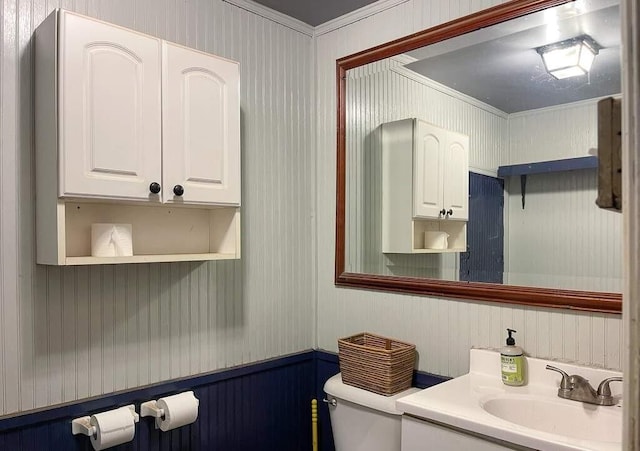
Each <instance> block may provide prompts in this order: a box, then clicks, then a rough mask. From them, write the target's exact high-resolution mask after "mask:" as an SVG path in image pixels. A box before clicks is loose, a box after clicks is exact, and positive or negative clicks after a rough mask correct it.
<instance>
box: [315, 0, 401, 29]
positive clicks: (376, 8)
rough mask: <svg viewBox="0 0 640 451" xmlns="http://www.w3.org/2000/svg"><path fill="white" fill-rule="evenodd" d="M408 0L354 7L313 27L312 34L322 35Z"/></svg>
mask: <svg viewBox="0 0 640 451" xmlns="http://www.w3.org/2000/svg"><path fill="white" fill-rule="evenodd" d="M408 1H409V0H379V1H377V2H375V3H371V4H370V5H367V6H363V7H362V8H360V9H356V10H355V11H352V12H350V13H347V14H344V15H342V16H340V17H338V18H336V19H333V20H330V21H329V22H325V23H323V24H320V25H318V26H317V27H315V33H314V34H315V36H322V35H323V34H327V33H330V32H332V31H335V30H337V29H338V28H342V27H345V26H347V25H350V24H352V23H354V22H357V21H359V20H362V19H366V18H367V17H369V16H373V15H374V14H378V13H380V12H382V11H385V10H387V9H390V8H393V7H394V6H398V5H400V4H402V3H406V2H408Z"/></svg>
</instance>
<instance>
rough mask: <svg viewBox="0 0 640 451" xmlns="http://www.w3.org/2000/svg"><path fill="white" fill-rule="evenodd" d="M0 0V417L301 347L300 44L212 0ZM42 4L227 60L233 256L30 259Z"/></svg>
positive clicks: (306, 231) (304, 277)
mask: <svg viewBox="0 0 640 451" xmlns="http://www.w3.org/2000/svg"><path fill="white" fill-rule="evenodd" d="M0 5H1V6H0V7H1V13H0V18H1V20H0V32H1V35H2V45H1V46H0V81H1V84H0V100H1V102H2V103H1V105H0V147H1V153H0V184H1V186H0V188H1V189H0V202H1V203H2V212H1V213H0V255H1V258H0V277H1V284H0V416H1V415H3V414H10V413H14V412H19V411H25V410H29V409H33V408H38V407H44V406H49V405H54V404H58V403H61V402H67V401H73V400H76V399H81V398H85V397H88V396H95V395H100V394H103V393H108V392H112V391H115V390H123V389H127V388H133V387H137V386H140V385H145V384H150V383H154V382H158V381H163V380H167V379H171V378H176V377H182V376H188V375H193V374H198V373H202V372H207V371H212V370H215V369H220V368H226V367H230V366H233V365H238V364H243V363H249V362H253V361H258V360H262V359H266V358H270V357H275V356H280V355H283V354H288V353H291V352H296V351H300V350H303V349H309V348H311V347H313V345H314V341H315V336H314V332H313V331H314V327H313V325H314V313H313V312H314V305H313V301H312V299H313V296H314V280H315V259H314V252H315V250H314V249H315V246H314V244H313V243H314V236H313V233H314V232H313V228H314V223H313V213H314V212H313V204H314V192H315V188H314V184H313V183H314V182H313V180H314V175H315V174H314V171H313V165H314V164H315V157H314V153H313V148H314V145H313V139H314V128H315V112H314V108H313V102H314V100H313V96H314V93H313V89H314V84H313V78H314V76H315V75H314V72H313V52H314V46H313V40H312V38H311V37H309V36H307V35H305V34H302V33H300V32H298V31H295V30H292V29H291V28H288V27H286V26H282V25H279V24H276V23H274V22H273V21H270V20H267V19H264V18H262V17H260V16H258V15H256V14H254V13H251V12H248V11H245V10H243V9H240V8H238V7H236V6H233V5H230V4H228V3H223V2H222V1H221V0H189V1H184V0H160V1H156V0H73V1H72V0H64V1H55V0H20V1H18V0H1V1H0ZM57 7H62V8H67V9H71V10H74V11H77V12H80V13H82V14H87V15H90V16H94V17H97V18H99V19H103V20H106V21H109V22H114V23H116V24H118V25H122V26H125V27H130V28H134V29H136V30H139V31H142V32H145V33H149V34H152V35H154V36H158V37H160V38H164V39H167V40H170V41H174V42H177V43H179V44H183V45H186V46H189V47H194V48H197V49H200V50H203V51H206V52H211V53H214V54H217V55H221V56H223V57H227V58H230V59H233V60H236V61H239V62H240V73H241V110H242V113H241V121H242V169H243V185H242V205H243V208H242V210H243V211H242V213H243V217H242V240H243V243H242V259H241V260H238V261H224V262H208V263H167V264H139V265H123V266H117V265H105V266H95V267H74V268H62V267H46V266H38V265H36V264H35V243H34V240H35V231H34V213H35V212H34V208H35V202H34V184H35V180H34V178H33V172H34V169H33V165H34V157H33V156H34V149H33V145H34V139H33V121H32V117H33V106H32V105H33V90H32V88H33V83H32V81H31V80H32V78H33V74H34V66H33V50H32V33H33V30H35V28H36V27H37V25H38V24H40V22H41V21H42V20H43V19H44V18H45V17H46V16H47V15H48V14H49V13H50V12H51V11H52V10H53V9H54V8H57Z"/></svg>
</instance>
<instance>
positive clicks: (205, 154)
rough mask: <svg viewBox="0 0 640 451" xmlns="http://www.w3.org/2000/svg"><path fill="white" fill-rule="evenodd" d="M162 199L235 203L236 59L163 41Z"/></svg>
mask: <svg viewBox="0 0 640 451" xmlns="http://www.w3.org/2000/svg"><path fill="white" fill-rule="evenodd" d="M162 64H163V69H162V70H163V89H162V104H163V105H162V106H163V171H164V172H163V180H164V186H165V191H164V193H165V194H164V201H165V202H184V203H195V204H223V205H240V104H239V85H240V75H239V68H238V64H237V63H235V62H233V61H228V60H225V59H223V58H219V57H215V56H213V55H209V54H206V53H202V52H198V51H196V50H192V49H188V48H185V47H181V46H179V45H176V44H171V43H168V42H165V43H163V60H162Z"/></svg>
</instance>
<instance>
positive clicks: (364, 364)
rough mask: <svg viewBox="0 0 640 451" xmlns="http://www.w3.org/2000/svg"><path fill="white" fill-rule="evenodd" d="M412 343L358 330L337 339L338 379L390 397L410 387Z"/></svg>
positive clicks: (414, 348) (413, 362)
mask: <svg viewBox="0 0 640 451" xmlns="http://www.w3.org/2000/svg"><path fill="white" fill-rule="evenodd" d="M415 350H416V346H415V345H412V344H410V343H405V342H402V341H398V340H394V339H393V338H387V337H382V336H380V335H374V334H370V333H368V332H362V333H360V334H357V335H353V336H351V337H347V338H341V339H339V340H338V356H339V358H340V371H341V372H342V382H344V383H345V384H348V385H353V386H354V387H358V388H362V389H364V390H368V391H371V392H374V393H378V394H379V395H385V396H391V395H394V394H396V393H398V392H401V391H403V390H406V389H407V388H409V387H411V379H412V377H413V367H414V364H415V358H416V352H415Z"/></svg>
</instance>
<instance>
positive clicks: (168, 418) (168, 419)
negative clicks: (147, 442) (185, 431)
mask: <svg viewBox="0 0 640 451" xmlns="http://www.w3.org/2000/svg"><path fill="white" fill-rule="evenodd" d="M199 404H200V402H199V401H198V399H197V398H196V397H195V395H194V393H193V391H186V392H182V393H179V394H177V395H171V396H167V397H163V398H159V399H157V400H151V401H147V402H143V403H142V404H140V416H143V417H152V418H155V425H156V429H161V430H162V431H165V432H166V431H168V430H171V429H174V428H176V427H181V426H186V425H188V424H191V423H193V422H194V421H196V419H197V418H198V406H199Z"/></svg>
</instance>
